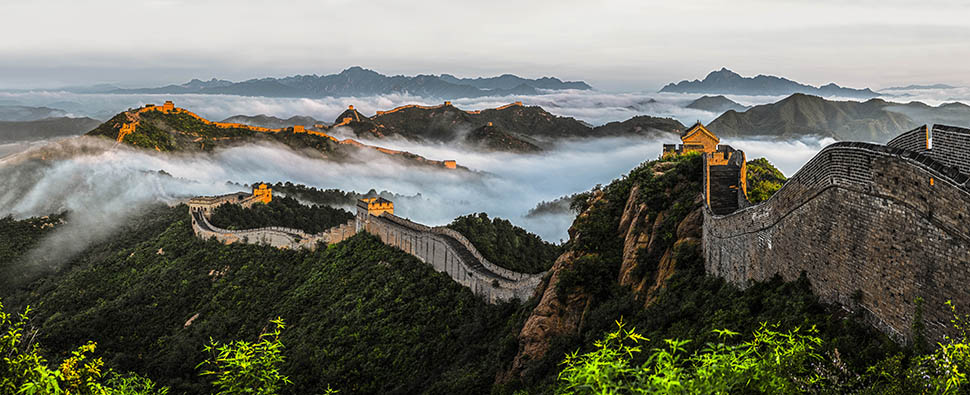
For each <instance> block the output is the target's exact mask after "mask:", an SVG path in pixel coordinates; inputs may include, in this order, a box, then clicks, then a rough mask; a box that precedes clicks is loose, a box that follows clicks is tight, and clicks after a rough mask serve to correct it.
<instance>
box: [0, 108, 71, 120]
mask: <svg viewBox="0 0 970 395" xmlns="http://www.w3.org/2000/svg"><path fill="white" fill-rule="evenodd" d="M64 116H67V112H66V111H64V110H58V109H56V108H50V107H29V106H3V105H0V121H16V122H22V121H36V120H38V119H44V118H57V117H64Z"/></svg>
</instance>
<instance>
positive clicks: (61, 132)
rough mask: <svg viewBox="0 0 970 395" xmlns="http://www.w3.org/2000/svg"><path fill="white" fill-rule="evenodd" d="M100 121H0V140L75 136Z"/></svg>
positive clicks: (69, 119)
mask: <svg viewBox="0 0 970 395" xmlns="http://www.w3.org/2000/svg"><path fill="white" fill-rule="evenodd" d="M100 124H101V121H98V120H96V119H91V118H68V117H58V118H44V119H38V120H33V121H19V122H18V121H0V141H4V142H9V141H24V140H40V139H46V138H51V137H63V136H77V135H80V134H84V133H85V132H87V131H89V130H91V129H94V128H95V127H97V126H98V125H100Z"/></svg>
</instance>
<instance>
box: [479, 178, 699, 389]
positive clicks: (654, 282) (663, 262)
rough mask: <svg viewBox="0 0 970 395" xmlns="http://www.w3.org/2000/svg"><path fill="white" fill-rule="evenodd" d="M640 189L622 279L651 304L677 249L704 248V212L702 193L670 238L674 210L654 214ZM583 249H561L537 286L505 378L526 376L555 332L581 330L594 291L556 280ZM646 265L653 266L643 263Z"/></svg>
mask: <svg viewBox="0 0 970 395" xmlns="http://www.w3.org/2000/svg"><path fill="white" fill-rule="evenodd" d="M672 167H673V166H672V163H670V162H659V163H657V164H656V165H655V166H654V167H653V168H652V170H653V171H654V175H655V176H660V175H663V173H664V172H666V171H667V170H669V169H671V168H672ZM640 191H641V189H640V186H639V185H634V186H632V187H631V189H630V193H629V194H628V196H627V201H626V204H625V205H624V209H623V214H622V216H621V218H620V221H619V226H618V228H617V237H622V238H623V252H622V263H621V266H620V272H619V275H618V278H617V282H618V283H619V284H620V285H622V286H626V287H630V288H631V289H632V290H633V292H634V294H635V295H637V298H638V300H641V301H643V303H644V306H647V305H649V304H650V303H652V302H653V301H654V300H655V299H656V297H657V296H658V295H659V294H660V292H661V291H662V290H663V289H664V287H665V286H666V283H667V280H669V279H670V277H671V276H673V274H674V273H675V271H676V268H677V262H676V257H675V254H674V251H676V250H677V249H678V248H681V247H685V246H686V247H692V248H697V249H700V248H701V243H700V238H701V235H702V227H703V222H704V217H703V214H702V211H701V209H700V207H701V202H702V198H701V196H700V195H698V196H697V198H696V199H695V201H694V203H695V206H696V207H697V208H696V209H694V210H692V211H691V212H690V213H688V214H687V215H686V216H685V217H684V219H683V220H682V221H680V222H679V223H677V226H676V235H675V237H676V241H675V242H674V243H672V244H670V243H669V242H668V243H665V242H664V241H663V235H662V234H661V233H662V226H663V223H664V219H665V218H667V217H668V216H669V215H671V214H670V213H668V212H666V211H660V212H658V213H656V215H655V216H653V218H650V217H651V215H650V212H651V210H650V207H648V206H647V204H646V203H642V202H640V201H639V200H640V199H638V196H639V194H640ZM600 199H603V196H602V194H598V195H595V196H594V197H593V198H592V202H591V204H590V205H589V207H594V206H595V202H596V201H598V200H600ZM586 215H589V213H588V210H587V212H583V213H581V214H580V217H582V216H586ZM579 237H582V235H580V234H578V233H574V232H573V230H572V229H570V239H571V240H576V239H577V238H579ZM584 255H586V254H585V253H584V252H582V251H567V252H566V253H564V254H563V255H561V256H560V257H559V259H557V260H556V263H555V264H554V265H553V267H552V269H550V276H549V277H548V280H547V281H546V282H545V283H544V284H540V286H539V287H538V288H537V290H536V293H537V296H538V295H541V299H540V301H539V304H538V305H536V307H535V309H533V311H532V314H531V315H530V316H529V318H528V319H527V320H526V322H525V325H524V326H523V328H522V330H521V332H520V333H519V352H518V354H517V355H516V356H515V359H514V360H513V362H512V365H511V368H510V369H509V370H508V371H507V372H505V373H504V374H502V375H500V376H499V377H498V380H499V381H500V382H508V381H510V380H512V379H515V378H517V377H518V378H521V377H524V376H526V375H527V373H528V369H529V366H530V362H531V361H537V360H540V359H542V358H545V357H546V354H547V353H548V351H549V349H550V347H551V344H552V340H553V339H554V338H556V337H559V336H563V335H570V334H577V333H578V332H579V331H580V329H581V328H582V325H583V319H584V317H585V315H586V312H587V310H588V309H589V307H590V304H591V302H592V296H591V295H590V294H589V293H588V292H586V291H585V290H582V289H573V290H570V291H568V292H569V293H568V294H566V295H559V289H557V288H558V287H557V284H558V283H559V281H560V278H561V276H562V272H563V270H566V269H568V268H571V267H572V266H573V264H574V263H575V262H576V260H577V259H579V258H581V257H583V256H584ZM641 265H648V266H651V267H646V268H641V267H640V266H641Z"/></svg>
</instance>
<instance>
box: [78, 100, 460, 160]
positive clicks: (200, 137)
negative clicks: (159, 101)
mask: <svg viewBox="0 0 970 395" xmlns="http://www.w3.org/2000/svg"><path fill="white" fill-rule="evenodd" d="M321 126H322V125H321ZM87 135H88V136H94V137H102V138H110V139H113V140H116V141H117V142H119V143H125V144H129V145H132V146H135V147H139V148H143V149H154V150H156V151H163V152H168V151H178V152H193V151H194V152H200V151H212V150H214V149H216V148H225V147H232V146H238V145H242V144H249V143H260V142H264V143H275V144H282V145H285V146H287V147H290V148H292V149H294V150H297V151H299V152H301V153H304V154H307V155H313V156H317V157H320V158H323V159H329V160H336V161H353V160H366V159H365V158H363V157H358V155H357V154H361V153H364V154H370V155H374V154H377V155H384V156H385V157H387V158H390V159H394V160H400V161H403V162H404V163H405V164H422V165H430V166H436V167H442V168H445V167H450V168H456V167H457V166H455V164H454V162H453V161H451V162H450V165H449V164H448V163H446V161H438V160H429V159H425V158H423V157H421V156H418V155H415V154H412V153H409V152H404V151H395V150H390V149H386V148H381V147H375V146H370V145H367V144H363V143H360V142H358V141H355V140H351V139H344V140H338V139H337V138H335V137H333V136H331V135H329V134H327V133H326V131H324V130H319V129H318V130H314V129H312V128H307V127H304V126H301V125H297V126H293V127H286V128H277V129H270V128H265V127H258V126H250V125H244V124H240V123H225V122H212V121H210V120H208V119H205V118H203V117H200V116H198V115H197V114H195V113H193V112H191V111H188V110H186V109H183V108H178V107H175V105H174V104H173V103H172V102H166V103H165V105H163V106H155V105H152V104H148V105H146V106H145V107H141V108H137V109H131V110H128V111H125V112H122V113H120V114H118V115H115V116H114V117H112V118H111V119H110V120H108V121H107V122H105V123H103V124H101V125H99V126H98V127H96V128H94V130H92V131H90V132H88V133H87Z"/></svg>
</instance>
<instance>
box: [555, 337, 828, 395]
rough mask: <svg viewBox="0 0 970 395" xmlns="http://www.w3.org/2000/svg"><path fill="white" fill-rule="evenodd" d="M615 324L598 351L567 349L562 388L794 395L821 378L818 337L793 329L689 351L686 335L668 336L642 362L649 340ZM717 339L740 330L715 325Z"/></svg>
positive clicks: (602, 391) (592, 391)
mask: <svg viewBox="0 0 970 395" xmlns="http://www.w3.org/2000/svg"><path fill="white" fill-rule="evenodd" d="M617 326H618V328H617V330H616V331H615V332H610V333H608V334H607V335H606V336H605V337H604V338H603V339H602V340H597V341H596V343H594V346H595V347H596V349H595V350H594V351H591V352H588V353H586V354H583V355H578V353H573V354H570V355H567V356H566V359H565V360H564V361H563V365H565V367H564V368H563V371H562V372H561V373H560V374H559V380H560V382H561V386H560V387H559V389H558V391H557V392H559V393H562V394H613V393H659V394H738V393H745V394H747V393H769V394H793V393H799V392H806V390H808V389H811V388H813V387H815V386H816V385H817V384H818V382H819V379H820V377H819V375H818V373H816V372H815V371H813V370H812V365H811V363H813V362H819V361H821V360H822V356H821V355H819V354H818V353H817V352H816V348H817V347H818V345H819V344H820V343H821V339H819V338H817V337H815V336H812V334H813V333H814V330H811V329H810V330H808V331H806V332H807V334H803V333H802V332H801V331H800V330H799V329H794V330H791V331H788V332H779V331H777V330H776V328H769V327H767V326H764V325H763V326H762V327H761V328H760V329H758V330H757V331H756V332H755V333H754V336H753V338H752V339H751V340H749V341H746V342H743V343H740V344H736V345H726V344H724V343H722V342H720V341H719V342H718V343H708V344H706V345H704V347H703V348H701V349H699V350H697V351H695V352H694V353H692V354H687V353H686V351H685V348H684V346H685V345H687V344H688V343H690V341H689V340H676V339H667V340H665V341H664V342H663V343H664V344H662V345H661V344H657V346H656V347H655V348H654V349H653V350H652V351H651V352H650V354H649V357H648V358H647V360H646V362H644V363H643V364H637V363H636V362H634V358H636V357H639V356H640V355H641V352H643V347H644V346H646V344H647V343H649V341H650V340H649V339H647V338H645V337H643V336H642V335H640V334H638V333H637V332H636V331H635V330H634V329H625V328H624V324H623V323H622V322H617ZM716 333H717V334H718V335H719V336H720V337H721V339H720V340H728V339H730V338H731V337H733V336H736V335H738V333H736V332H731V331H728V330H720V331H716Z"/></svg>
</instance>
